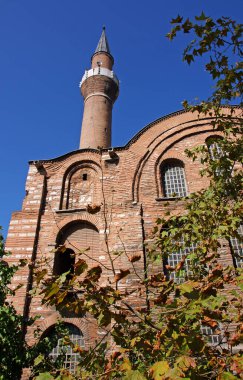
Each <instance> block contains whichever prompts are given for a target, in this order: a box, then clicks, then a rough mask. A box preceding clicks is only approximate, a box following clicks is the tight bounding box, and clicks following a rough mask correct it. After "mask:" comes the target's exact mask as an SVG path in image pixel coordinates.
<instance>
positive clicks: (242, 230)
mask: <svg viewBox="0 0 243 380" xmlns="http://www.w3.org/2000/svg"><path fill="white" fill-rule="evenodd" d="M238 234H239V235H240V236H241V237H242V239H243V225H242V224H241V225H240V227H239V228H238ZM230 244H231V249H232V254H233V256H234V259H235V264H236V266H237V267H238V268H243V242H242V241H240V240H239V239H237V238H235V237H232V238H230Z"/></svg>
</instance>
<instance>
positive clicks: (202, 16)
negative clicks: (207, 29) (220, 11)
mask: <svg viewBox="0 0 243 380" xmlns="http://www.w3.org/2000/svg"><path fill="white" fill-rule="evenodd" d="M207 18H208V17H207V16H205V14H204V12H202V13H201V14H200V16H195V19H196V20H197V21H204V20H206V19H207Z"/></svg>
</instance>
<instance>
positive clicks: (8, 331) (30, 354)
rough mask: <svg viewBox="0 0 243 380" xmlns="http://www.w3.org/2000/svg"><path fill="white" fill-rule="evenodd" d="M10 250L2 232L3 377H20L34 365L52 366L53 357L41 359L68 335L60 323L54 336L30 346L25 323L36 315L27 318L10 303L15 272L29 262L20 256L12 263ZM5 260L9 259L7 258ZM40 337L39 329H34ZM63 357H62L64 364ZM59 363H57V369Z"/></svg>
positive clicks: (0, 344)
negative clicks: (59, 340) (15, 262)
mask: <svg viewBox="0 0 243 380" xmlns="http://www.w3.org/2000/svg"><path fill="white" fill-rule="evenodd" d="M8 256H10V252H6V251H5V249H4V240H3V236H2V235H1V234H0V380H19V379H20V378H21V374H22V370H23V369H24V368H28V367H31V366H32V365H35V368H36V370H38V371H43V370H50V369H52V366H53V363H51V362H50V360H46V361H45V362H43V361H42V360H40V359H41V358H42V359H43V358H44V356H46V354H47V353H48V352H50V351H51V350H52V348H53V347H54V346H55V345H56V342H57V339H58V338H59V337H61V336H65V335H66V331H65V328H64V327H63V326H62V324H60V323H59V324H57V327H56V332H55V333H54V334H53V335H52V337H50V338H48V337H46V338H45V339H42V340H41V341H39V342H37V343H36V344H35V345H33V346H31V347H30V346H28V345H27V343H26V340H25V337H24V333H23V331H24V327H25V326H26V324H27V327H28V326H31V325H32V324H33V323H34V319H30V320H29V321H24V318H23V316H22V315H21V314H18V313H17V312H16V310H15V308H14V306H13V304H12V303H11V297H13V296H14V295H15V293H16V291H17V290H18V289H19V288H20V286H17V287H16V288H13V286H12V285H11V282H12V278H13V276H14V274H15V273H16V272H17V271H18V269H19V268H20V267H23V266H25V265H26V261H25V260H20V261H19V262H18V263H17V264H16V265H10V264H9V263H8V262H7V261H8V260H7V258H8ZM5 260H6V261H5ZM35 334H36V337H37V338H38V336H39V332H38V329H36V330H35ZM62 364H63V360H62V358H59V365H60V366H61V367H62ZM56 368H57V366H56V367H55V369H56Z"/></svg>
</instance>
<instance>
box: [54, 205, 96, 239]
mask: <svg viewBox="0 0 243 380" xmlns="http://www.w3.org/2000/svg"><path fill="white" fill-rule="evenodd" d="M73 222H88V223H90V224H93V225H94V226H95V227H96V229H97V230H98V231H100V230H101V229H102V227H103V226H102V225H101V221H100V219H99V218H98V216H97V215H94V214H90V213H88V212H82V214H69V215H68V216H66V217H64V218H63V219H62V220H60V221H59V222H57V223H56V225H55V226H54V227H53V228H52V230H51V231H50V237H51V239H50V241H52V240H53V236H55V237H56V236H57V235H58V233H59V231H60V230H61V229H63V228H65V227H66V226H67V225H68V224H70V223H73Z"/></svg>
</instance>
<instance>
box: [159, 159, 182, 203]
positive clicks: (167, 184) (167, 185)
mask: <svg viewBox="0 0 243 380" xmlns="http://www.w3.org/2000/svg"><path fill="white" fill-rule="evenodd" d="M161 176H162V187H163V195H164V197H166V198H171V197H185V196H186V195H187V188H186V178H185V171H184V166H183V163H182V162H181V161H179V160H173V161H168V162H166V163H164V164H162V167H161Z"/></svg>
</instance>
